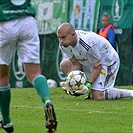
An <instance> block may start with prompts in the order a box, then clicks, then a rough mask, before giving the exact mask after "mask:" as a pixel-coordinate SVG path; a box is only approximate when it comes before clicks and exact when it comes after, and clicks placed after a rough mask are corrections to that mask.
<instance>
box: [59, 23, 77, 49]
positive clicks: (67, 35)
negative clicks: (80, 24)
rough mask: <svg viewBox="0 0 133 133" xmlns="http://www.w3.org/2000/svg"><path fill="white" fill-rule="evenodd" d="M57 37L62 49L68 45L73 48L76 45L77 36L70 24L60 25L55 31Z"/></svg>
mask: <svg viewBox="0 0 133 133" xmlns="http://www.w3.org/2000/svg"><path fill="white" fill-rule="evenodd" d="M57 36H58V38H59V41H60V44H61V45H63V46H64V47H68V46H69V45H71V46H75V45H76V43H77V35H76V32H75V30H74V28H73V26H72V25H71V24H70V23H66V22H65V23H62V24H61V25H60V26H59V27H58V30H57Z"/></svg>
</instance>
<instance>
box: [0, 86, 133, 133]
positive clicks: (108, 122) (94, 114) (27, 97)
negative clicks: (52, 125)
mask: <svg viewBox="0 0 133 133" xmlns="http://www.w3.org/2000/svg"><path fill="white" fill-rule="evenodd" d="M118 88H124V89H132V90H133V87H130V86H129V87H124V86H123V87H118ZM50 90H51V95H52V100H53V103H54V106H55V111H56V115H57V119H58V127H57V131H56V133H133V129H132V118H133V113H132V111H133V110H132V106H133V103H132V98H124V99H118V100H103V101H94V100H85V101H83V100H82V99H83V98H84V97H86V96H87V94H86V95H83V96H79V97H77V98H73V97H72V96H69V95H67V94H65V92H64V91H63V90H62V89H61V88H53V89H50ZM11 91H12V100H11V117H12V121H13V125H14V128H15V132H14V133H46V130H45V119H44V111H43V104H42V102H41V100H40V99H39V97H38V95H37V94H36V91H35V89H33V88H24V89H12V90H11ZM0 133H5V132H4V131H3V130H2V129H0Z"/></svg>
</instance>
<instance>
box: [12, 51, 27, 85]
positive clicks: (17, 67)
mask: <svg viewBox="0 0 133 133" xmlns="http://www.w3.org/2000/svg"><path fill="white" fill-rule="evenodd" d="M12 70H13V74H14V76H15V78H16V80H17V81H16V87H23V79H24V77H25V72H24V69H23V64H22V63H21V61H20V59H19V58H18V55H17V52H16V53H15V54H14V56H13V61H12Z"/></svg>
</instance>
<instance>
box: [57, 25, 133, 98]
mask: <svg viewBox="0 0 133 133" xmlns="http://www.w3.org/2000/svg"><path fill="white" fill-rule="evenodd" d="M57 36H58V38H59V42H60V45H59V47H60V49H61V50H62V52H64V53H65V54H66V55H67V56H68V57H69V58H68V59H65V60H63V61H62V62H61V63H60V68H61V71H62V72H63V73H64V74H68V73H69V72H70V71H72V70H82V71H83V72H85V74H86V77H87V82H86V84H85V85H86V86H87V87H88V89H90V92H89V94H88V96H87V97H86V98H85V99H90V98H91V99H95V100H102V99H117V98H124V97H133V90H124V89H117V88H114V83H115V79H116V76H117V72H118V70H119V65H120V61H119V56H118V54H117V52H116V51H115V50H114V48H113V47H112V46H111V44H110V43H109V41H107V40H106V39H105V38H103V37H101V36H99V35H98V34H96V33H94V32H91V31H90V32H89V31H82V30H77V31H75V30H74V28H73V26H72V25H71V24H69V23H63V24H61V25H60V26H59V27H58V31H57ZM61 86H62V88H63V89H65V90H67V92H69V86H68V85H67V83H66V82H64V83H62V84H61ZM70 94H72V95H77V94H76V92H75V93H71V92H70ZM78 94H79V92H78ZM81 94H84V93H83V91H81Z"/></svg>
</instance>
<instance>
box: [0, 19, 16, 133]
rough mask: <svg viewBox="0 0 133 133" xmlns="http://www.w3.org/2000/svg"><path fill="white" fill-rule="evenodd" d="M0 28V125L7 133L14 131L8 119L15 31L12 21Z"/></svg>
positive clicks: (4, 23)
mask: <svg viewBox="0 0 133 133" xmlns="http://www.w3.org/2000/svg"><path fill="white" fill-rule="evenodd" d="M0 27H1V28H0V108H1V114H2V121H1V119H0V124H2V127H3V129H5V130H6V131H7V132H12V131H13V130H14V129H13V126H12V123H11V118H10V100H11V92H10V84H9V64H10V63H11V58H12V55H13V53H14V50H15V30H13V28H12V27H13V22H12V21H8V22H3V23H0ZM12 36H13V37H12Z"/></svg>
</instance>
